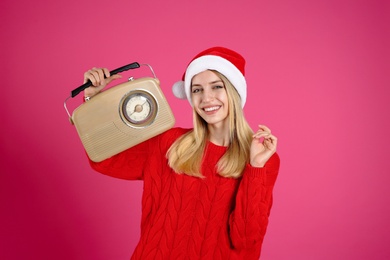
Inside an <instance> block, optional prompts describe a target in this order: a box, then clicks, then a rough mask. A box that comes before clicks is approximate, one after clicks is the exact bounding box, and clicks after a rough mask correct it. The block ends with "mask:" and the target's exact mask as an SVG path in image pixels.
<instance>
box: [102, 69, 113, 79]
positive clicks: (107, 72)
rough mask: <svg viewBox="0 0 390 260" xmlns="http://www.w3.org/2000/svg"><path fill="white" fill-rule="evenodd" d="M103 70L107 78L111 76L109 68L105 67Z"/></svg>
mask: <svg viewBox="0 0 390 260" xmlns="http://www.w3.org/2000/svg"><path fill="white" fill-rule="evenodd" d="M103 72H104V75H105V76H106V78H109V77H110V76H111V75H110V71H109V70H108V69H107V68H103Z"/></svg>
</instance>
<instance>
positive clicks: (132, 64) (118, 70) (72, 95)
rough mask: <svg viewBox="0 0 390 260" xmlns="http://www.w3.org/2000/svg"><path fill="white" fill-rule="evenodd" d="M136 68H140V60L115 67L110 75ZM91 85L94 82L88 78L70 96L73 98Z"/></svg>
mask: <svg viewBox="0 0 390 260" xmlns="http://www.w3.org/2000/svg"><path fill="white" fill-rule="evenodd" d="M136 68H139V64H138V62H133V63H131V64H128V65H125V66H123V67H120V68H117V69H114V70H113V71H110V75H111V76H112V75H115V74H118V73H119V72H123V71H126V70H129V69H136ZM104 78H106V75H104ZM91 85H92V82H91V81H90V80H88V82H86V83H85V84H83V85H81V86H80V87H78V88H76V89H74V90H72V92H71V93H70V96H71V97H72V98H74V97H75V96H77V95H78V94H79V93H80V92H81V91H83V90H84V89H86V88H88V87H90V86H91Z"/></svg>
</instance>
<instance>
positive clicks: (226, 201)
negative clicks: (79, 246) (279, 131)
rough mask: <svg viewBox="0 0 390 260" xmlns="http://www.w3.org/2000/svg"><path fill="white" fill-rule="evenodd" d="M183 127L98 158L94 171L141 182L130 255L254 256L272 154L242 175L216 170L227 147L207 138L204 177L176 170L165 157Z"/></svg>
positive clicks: (268, 199) (268, 202) (270, 182)
mask: <svg viewBox="0 0 390 260" xmlns="http://www.w3.org/2000/svg"><path fill="white" fill-rule="evenodd" d="M187 131H188V129H187V130H186V129H182V128H173V129H171V130H168V131H167V132H165V133H163V134H161V135H159V136H156V137H154V138H152V139H150V140H148V141H145V142H143V143H141V144H139V145H137V146H134V147H132V148H130V149H128V150H126V151H124V152H122V153H120V154H118V155H115V156H113V157H111V158H109V159H107V160H104V161H103V162H100V163H94V162H92V161H90V163H91V166H92V167H93V168H94V169H95V170H96V171H98V172H101V173H103V174H107V175H110V176H113V177H117V178H122V179H128V180H135V179H142V180H143V181H144V192H143V197H142V220H141V237H140V241H139V243H138V245H137V247H136V249H135V251H134V254H133V256H132V257H131V259H143V260H145V259H153V260H154V259H175V260H176V259H213V260H215V259H224V260H226V259H246V260H249V259H258V258H259V256H260V251H261V245H262V242H263V238H264V235H265V232H266V229H267V225H268V216H269V213H270V209H271V206H272V190H273V187H274V183H275V181H276V177H277V174H278V171H279V156H278V155H277V154H274V155H273V156H272V157H271V158H270V159H269V161H268V162H267V163H266V165H265V167H263V168H255V167H251V166H250V165H247V166H246V168H245V170H244V173H243V175H242V177H241V178H239V179H233V178H224V177H221V176H220V175H218V174H217V173H216V170H215V166H216V163H217V161H218V160H219V159H220V158H221V156H222V155H223V154H224V153H225V151H226V147H223V146H217V145H215V144H213V143H211V142H208V144H207V147H206V151H205V157H204V163H203V165H202V174H203V175H204V176H205V178H204V179H201V178H197V177H191V176H188V175H185V174H177V173H175V172H174V171H173V170H172V169H171V168H170V167H169V166H168V161H167V159H166V152H167V150H168V148H169V147H170V146H171V145H172V143H173V142H174V141H175V140H176V139H177V138H178V137H179V136H181V135H182V134H184V133H186V132H187Z"/></svg>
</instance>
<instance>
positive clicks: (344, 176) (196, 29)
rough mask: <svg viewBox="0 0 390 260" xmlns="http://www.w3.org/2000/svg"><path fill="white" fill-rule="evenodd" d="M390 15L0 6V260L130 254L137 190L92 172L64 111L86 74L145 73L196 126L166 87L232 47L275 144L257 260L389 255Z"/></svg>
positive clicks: (193, 6) (220, 5) (300, 9)
mask: <svg viewBox="0 0 390 260" xmlns="http://www.w3.org/2000/svg"><path fill="white" fill-rule="evenodd" d="M389 17H390V8H389V2H388V1H385V0H383V1H380V0H345V1H339V0H338V1H336V0H330V1H310V0H296V1H292V0H291V1H287V0H280V1H254V0H253V1H221V0H219V1H191V2H190V1H188V2H187V1H172V0H167V1H124V0H122V1H102V0H79V1H63V0H58V1H49V0H46V1H45V0H37V1H27V0H20V1H11V0H3V1H1V3H0V35H1V41H0V47H1V48H0V55H1V56H0V58H1V63H0V72H1V75H2V77H1V78H2V79H1V81H2V96H3V98H2V101H1V102H0V109H1V110H0V111H1V112H2V117H1V123H2V126H1V130H0V138H1V139H0V141H1V146H0V152H1V159H0V167H1V168H0V169H1V174H0V209H1V215H0V218H1V227H0V236H1V237H0V238H1V241H0V258H1V259H110V260H111V259H128V258H129V257H130V255H131V253H132V251H133V249H134V247H135V245H136V243H137V240H138V236H139V224H140V199H141V193H142V183H141V182H139V181H135V182H128V181H122V180H117V179H114V178H110V177H106V176H103V175H101V174H98V173H95V172H93V171H92V170H91V169H90V167H89V165H88V163H87V160H86V157H85V154H84V151H83V148H82V146H81V143H80V141H79V139H78V136H77V134H76V130H75V128H74V127H73V126H71V125H70V124H69V122H68V119H67V115H66V113H65V110H64V108H63V101H64V100H65V98H66V97H68V96H69V93H70V91H71V90H72V89H74V88H76V87H77V86H79V85H80V84H81V83H82V75H83V73H84V71H86V70H88V69H89V68H91V67H93V66H105V67H108V68H109V69H114V68H116V67H119V66H121V65H125V64H127V63H130V62H133V61H138V62H141V63H149V64H151V65H152V66H153V68H154V70H155V72H156V74H157V77H158V78H159V79H160V81H161V87H162V89H163V91H164V92H165V94H166V97H167V99H168V101H169V102H170V104H171V106H172V109H173V111H174V114H175V117H176V120H177V124H176V125H178V126H183V127H189V126H191V124H192V121H191V109H190V106H189V104H188V102H186V101H179V100H176V99H175V98H174V97H173V94H172V93H171V86H172V84H173V83H174V82H175V81H177V80H179V79H180V77H181V75H182V73H183V70H184V68H185V66H186V65H187V63H188V62H189V60H190V59H191V58H192V57H193V56H194V55H195V54H196V53H198V52H199V51H201V50H203V49H205V48H208V47H211V46H215V45H223V46H226V47H229V48H232V49H235V50H237V51H238V52H240V53H242V54H243V55H244V56H245V57H246V59H247V71H246V77H247V81H248V85H249V97H248V100H247V105H246V106H245V114H246V117H247V119H248V121H249V122H250V124H251V126H252V127H253V128H255V127H256V125H257V124H259V123H262V124H266V125H268V126H269V127H270V128H272V130H273V133H274V134H275V135H277V136H278V138H279V147H278V151H279V154H280V156H281V159H282V165H281V170H280V175H279V179H278V182H277V185H276V187H275V194H274V197H275V199H274V207H273V210H272V213H271V218H270V224H269V228H268V231H267V235H266V238H265V242H264V245H263V253H262V259H266V260H267V259H268V260H281V259H283V260H284V259H286V260H290V259H300V260H312V259H318V260H328V259H336V260H339V259H340V260H344V259H354V260H356V259H390V247H389V245H390V235H389V231H390V224H389V220H390V203H389V198H390V191H389V190H390V188H389V184H390V159H389V145H390V140H389V132H390V120H389V118H390V117H389V112H390V108H389V103H390V102H389V98H390V91H389V87H390V80H389V74H390V62H389V46H390V41H389V33H390V30H389V25H390V19H389ZM134 73H135V72H134ZM142 73H143V72H142ZM142 73H141V72H140V74H142ZM145 73H146V72H145ZM130 74H131V73H127V74H124V75H129V76H130ZM80 103H81V98H76V99H73V100H71V102H70V108H71V109H74V108H75V107H77V106H78V105H79V104H80Z"/></svg>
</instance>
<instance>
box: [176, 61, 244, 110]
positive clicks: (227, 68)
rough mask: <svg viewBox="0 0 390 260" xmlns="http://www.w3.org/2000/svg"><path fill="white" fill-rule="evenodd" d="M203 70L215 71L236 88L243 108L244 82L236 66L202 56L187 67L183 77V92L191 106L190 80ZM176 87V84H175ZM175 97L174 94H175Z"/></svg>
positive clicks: (228, 62)
mask: <svg viewBox="0 0 390 260" xmlns="http://www.w3.org/2000/svg"><path fill="white" fill-rule="evenodd" d="M205 70H216V71H218V72H220V73H221V74H222V75H224V76H225V77H226V78H227V79H228V80H229V81H230V83H232V85H233V86H234V87H235V88H236V90H237V92H238V94H239V95H240V97H241V107H244V105H245V102H246V80H245V77H244V75H243V74H242V73H241V71H240V70H239V69H237V67H236V66H234V64H233V63H231V62H230V61H228V60H226V59H224V58H222V57H220V56H216V55H204V56H201V57H199V58H197V59H195V60H193V61H192V62H191V63H190V64H189V65H188V67H187V70H186V73H185V76H184V91H185V96H186V97H187V99H188V101H189V102H190V104H191V106H193V104H192V102H191V80H192V77H194V76H195V75H196V74H198V73H200V72H203V71H205ZM175 85H176V83H175ZM175 96H176V94H175Z"/></svg>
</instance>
